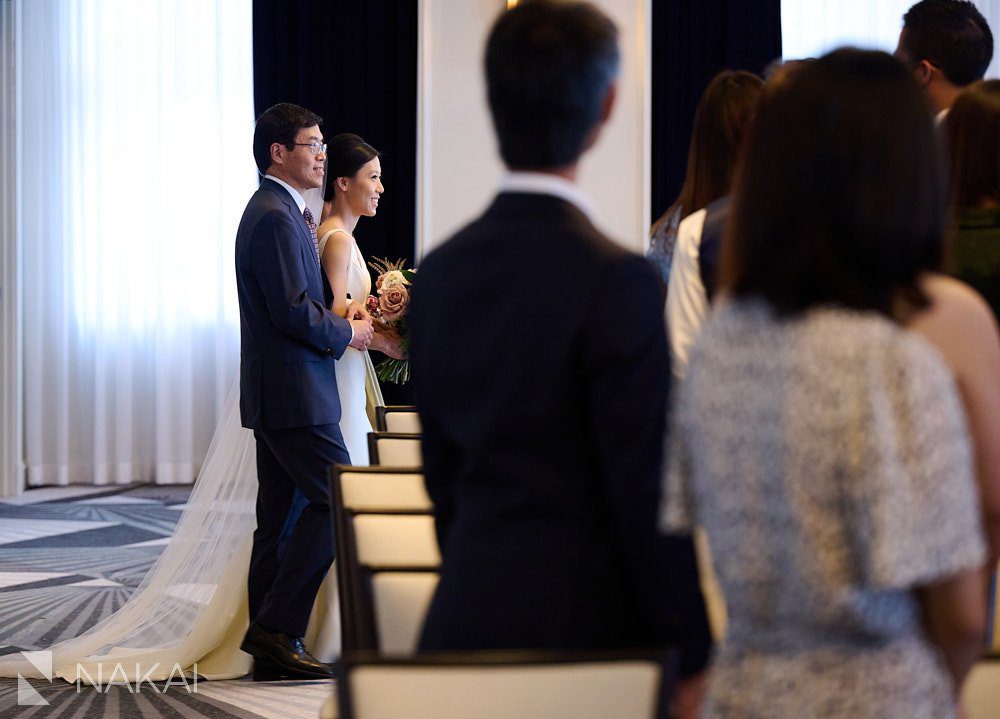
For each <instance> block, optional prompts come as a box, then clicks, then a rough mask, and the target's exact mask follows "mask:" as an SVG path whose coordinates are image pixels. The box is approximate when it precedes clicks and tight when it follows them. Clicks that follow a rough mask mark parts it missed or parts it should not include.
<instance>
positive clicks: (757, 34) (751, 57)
mask: <svg viewBox="0 0 1000 719" xmlns="http://www.w3.org/2000/svg"><path fill="white" fill-rule="evenodd" d="M779 57H781V1H780V0H653V19H652V65H653V67H652V94H653V102H652V105H653V107H652V127H653V137H652V168H651V169H652V178H651V179H652V203H651V204H652V212H653V216H652V217H651V218H650V220H654V219H656V218H657V217H659V216H660V215H661V214H662V213H663V211H664V210H666V209H667V207H669V206H670V204H671V203H672V202H673V201H674V199H675V198H676V197H677V194H678V193H679V192H680V189H681V183H682V182H683V181H684V170H685V167H686V165H687V151H688V143H689V142H690V141H691V125H692V121H693V119H694V111H695V107H697V105H698V99H699V98H700V97H701V93H702V92H704V90H705V87H706V86H707V85H708V83H709V81H710V80H711V79H712V77H713V76H714V75H715V74H716V73H717V72H719V71H720V70H723V69H726V68H729V69H731V70H749V71H751V72H756V73H761V72H763V70H764V68H765V67H767V65H768V63H770V62H771V61H772V60H774V59H776V58H779Z"/></svg>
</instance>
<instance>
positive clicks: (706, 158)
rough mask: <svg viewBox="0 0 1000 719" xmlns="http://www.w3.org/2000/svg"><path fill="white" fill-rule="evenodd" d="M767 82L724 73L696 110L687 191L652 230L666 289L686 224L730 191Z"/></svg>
mask: <svg viewBox="0 0 1000 719" xmlns="http://www.w3.org/2000/svg"><path fill="white" fill-rule="evenodd" d="M762 84H763V81H762V80H761V79H760V78H759V77H757V76H756V75H754V74H753V73H750V72H734V71H733V70H723V71H722V72H720V73H719V74H718V75H716V76H715V77H714V78H712V81H711V82H710V83H709V84H708V87H707V88H705V93H704V94H703V95H702V96H701V100H699V101H698V109H697V110H695V115H694V127H693V128H692V130H691V146H690V147H689V149H688V161H687V171H686V173H685V175H684V184H683V185H682V186H681V192H680V194H679V195H678V196H677V199H676V200H674V202H673V204H672V205H670V207H668V208H667V211H666V212H664V213H663V215H662V216H660V219H658V220H657V221H656V222H655V223H653V227H652V229H651V230H650V240H649V251H648V252H647V253H646V257H647V258H648V259H649V261H650V262H652V263H653V266H654V267H655V268H656V271H657V274H658V275H659V277H660V280H661V281H662V282H663V286H664V287H666V286H667V283H668V282H669V280H670V264H671V262H672V260H673V254H674V245H675V244H676V242H677V227H678V225H680V222H681V220H683V219H684V218H685V217H687V216H688V215H690V214H691V213H692V212H696V211H697V210H700V209H701V208H703V207H705V206H706V205H707V204H708V203H710V202H712V201H713V200H717V199H719V198H720V197H722V196H723V195H725V194H727V193H728V192H729V181H730V179H731V178H732V175H733V168H734V167H735V166H736V156H737V154H738V152H739V149H740V143H741V141H742V139H743V133H744V131H745V130H746V128H747V125H749V124H750V120H752V119H753V114H754V109H755V108H756V107H757V97H758V96H759V95H760V88H761V85H762Z"/></svg>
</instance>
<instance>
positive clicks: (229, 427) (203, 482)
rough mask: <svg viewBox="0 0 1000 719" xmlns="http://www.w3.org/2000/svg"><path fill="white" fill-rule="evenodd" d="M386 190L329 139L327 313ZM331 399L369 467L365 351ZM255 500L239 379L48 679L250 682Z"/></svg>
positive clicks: (386, 344)
mask: <svg viewBox="0 0 1000 719" xmlns="http://www.w3.org/2000/svg"><path fill="white" fill-rule="evenodd" d="M382 191H383V188H382V184H381V166H380V164H379V158H378V153H377V152H376V151H375V150H374V149H373V148H371V147H370V146H368V145H367V144H365V143H364V141H363V140H361V138H359V137H357V136H356V135H338V136H337V137H335V138H334V139H333V140H332V141H331V142H330V144H329V148H328V169H327V182H326V192H325V195H324V204H323V217H324V220H323V222H322V224H321V225H320V227H319V231H318V233H317V234H318V236H319V237H320V248H321V257H322V262H323V268H324V271H325V272H326V273H327V277H328V279H329V281H330V285H331V288H332V289H333V293H334V295H333V296H334V300H333V307H332V308H331V309H333V311H335V312H340V313H341V314H344V313H345V312H346V306H347V295H348V294H350V296H351V298H353V299H357V300H360V301H363V300H364V298H365V297H366V296H367V295H368V293H369V292H370V288H371V278H370V275H369V273H368V270H367V269H366V266H365V261H364V257H363V256H362V255H361V251H360V250H359V249H358V246H357V243H356V242H355V241H354V237H353V234H352V232H353V230H354V227H355V226H356V225H357V222H358V219H359V218H360V217H361V216H362V215H364V216H369V217H370V216H374V215H375V212H376V210H377V208H378V198H379V196H380V195H381V194H382ZM375 337H376V339H375V340H373V342H372V345H371V348H372V349H378V350H381V351H384V352H387V353H388V354H391V355H394V356H398V352H399V347H398V344H396V343H395V342H394V341H393V338H391V337H387V336H385V335H376V336H375ZM366 385H367V386H368V387H369V389H370V392H369V393H366ZM337 389H338V391H339V394H340V403H341V408H342V417H341V421H340V429H341V432H342V433H343V436H344V441H345V443H346V445H347V450H348V453H349V455H350V457H351V461H352V463H354V464H356V465H363V464H367V463H368V447H367V436H368V432H370V431H371V424H370V421H369V415H368V413H367V404H368V401H367V395H368V394H370V393H372V392H373V393H374V394H375V395H378V381H377V379H375V376H374V372H373V371H372V368H371V360H370V359H369V358H368V353H367V352H360V351H358V350H355V349H354V348H351V347H348V348H347V350H346V351H345V352H344V355H343V356H342V357H341V358H340V360H338V362H337ZM256 497H257V465H256V453H255V444H254V437H253V432H252V431H250V430H248V429H244V428H243V427H242V426H241V424H240V412H239V383H238V381H237V382H235V383H234V385H233V389H232V390H231V391H230V393H229V396H228V398H227V400H226V404H225V407H224V409H223V412H222V418H221V420H220V421H219V424H218V426H217V427H216V430H215V435H214V437H213V438H212V443H211V446H210V447H209V450H208V454H207V456H206V458H205V462H204V464H203V465H202V469H201V472H200V473H199V475H198V479H197V481H196V482H195V485H194V488H193V490H192V492H191V495H190V497H189V499H188V502H187V504H186V506H185V508H184V511H183V513H182V514H181V517H180V520H179V521H178V523H177V527H176V529H175V530H174V534H173V536H172V537H171V539H170V542H169V543H168V544H167V546H166V547H165V548H164V550H163V553H162V554H161V555H160V557H159V558H158V559H157V561H156V562H155V563H154V564H153V566H152V568H151V569H150V571H149V572H148V573H147V575H146V577H145V578H144V579H143V581H142V582H141V583H140V584H139V586H138V588H137V589H136V591H135V592H134V593H133V594H132V596H131V597H130V598H129V599H128V601H127V602H126V603H125V604H124V605H122V607H121V608H120V609H118V611H116V612H114V613H113V614H111V615H110V616H108V617H106V618H105V619H104V620H102V621H101V622H99V623H98V624H96V625H94V626H93V627H92V628H91V629H89V630H87V631H86V632H84V633H83V634H81V635H80V636H78V637H75V638H71V639H67V640H65V641H62V642H59V643H58V644H56V645H54V646H52V647H49V648H48V650H49V651H51V652H52V669H53V673H54V674H55V676H59V677H62V678H63V679H66V680H67V681H76V680H77V679H78V678H80V679H82V680H83V681H88V677H91V678H92V679H93V680H94V681H97V682H100V681H102V679H101V677H103V681H108V680H110V678H111V675H112V673H114V672H117V673H116V674H115V676H114V679H115V680H117V681H119V682H121V681H123V680H126V679H127V680H128V681H132V682H135V681H136V680H138V679H150V680H153V681H160V680H164V679H168V678H170V677H171V676H172V677H173V678H174V679H175V680H176V679H177V677H178V675H179V673H180V671H184V672H186V673H188V674H189V675H190V673H191V672H193V670H194V667H195V665H196V664H197V673H198V675H199V676H200V677H202V678H205V679H229V678H234V677H239V676H243V675H244V674H246V673H247V672H249V671H250V669H251V666H252V663H253V662H252V658H251V657H250V656H249V655H248V654H245V653H244V652H242V651H240V650H239V645H240V642H241V640H242V638H243V635H244V633H245V632H246V628H247V582H246V579H247V571H248V567H249V562H250V545H251V538H252V535H253V531H254V527H255V526H256V518H255V513H254V506H255V502H256ZM300 508H301V507H299V509H300ZM293 511H295V510H294V509H293ZM335 586H336V583H335V577H334V572H333V571H332V570H331V571H330V572H329V574H328V575H327V581H326V582H325V583H324V586H323V588H321V590H320V593H319V595H318V596H317V598H316V603H315V605H314V607H313V613H312V617H311V619H310V623H309V630H308V632H307V635H306V642H307V644H308V645H309V646H311V647H312V648H313V654H314V655H315V656H316V657H317V658H318V659H320V660H322V661H332V660H333V659H335V658H336V656H337V655H338V653H339V649H340V631H339V629H340V627H339V615H338V612H337V603H336V599H337V593H336V590H335ZM122 672H124V676H123V675H122ZM19 673H20V674H23V675H24V676H27V677H41V676H42V675H41V672H40V671H39V669H38V668H36V666H35V665H34V664H32V663H31V662H29V661H28V660H27V659H25V658H23V657H21V655H20V654H16V655H9V656H5V657H2V658H0V676H16V675H17V674H19Z"/></svg>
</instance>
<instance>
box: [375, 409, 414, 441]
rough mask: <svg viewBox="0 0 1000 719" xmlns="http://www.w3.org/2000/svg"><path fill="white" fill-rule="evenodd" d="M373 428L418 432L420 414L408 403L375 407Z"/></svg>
mask: <svg viewBox="0 0 1000 719" xmlns="http://www.w3.org/2000/svg"><path fill="white" fill-rule="evenodd" d="M375 429H376V430H378V431H379V432H397V433H405V434H420V432H421V429H420V415H418V414H417V408H416V407H414V406H413V405H410V404H396V405H388V406H386V407H376V408H375Z"/></svg>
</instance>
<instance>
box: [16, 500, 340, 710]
mask: <svg viewBox="0 0 1000 719" xmlns="http://www.w3.org/2000/svg"><path fill="white" fill-rule="evenodd" d="M189 491H190V488H189V487H158V486H138V487H126V488H110V489H108V490H107V491H100V492H96V493H95V492H94V489H93V488H81V489H80V491H79V492H74V491H72V490H71V489H70V490H66V489H61V490H54V489H53V490H32V491H29V492H28V493H26V495H24V496H22V497H21V498H18V499H17V501H12V502H4V501H2V500H0V655H3V654H14V653H17V652H21V651H33V650H39V649H44V648H45V647H48V646H50V645H52V644H54V643H55V642H57V641H59V640H61V639H65V638H68V637H73V636H76V635H77V634H79V633H80V632H82V631H84V630H86V629H87V628H89V627H91V626H93V625H94V624H96V623H97V622H99V621H100V620H102V619H104V618H105V617H107V616H108V615H109V614H111V613H113V612H114V611H115V610H116V609H118V608H119V607H121V606H122V604H124V603H125V601H126V600H127V599H128V597H129V596H130V595H131V594H132V592H133V591H134V590H135V588H136V587H137V586H138V585H139V583H140V582H141V581H142V578H143V577H144V576H145V574H146V572H147V571H148V570H149V568H150V566H152V564H153V562H155V561H156V558H157V557H158V556H159V554H160V552H161V551H162V550H163V545H164V544H165V542H166V541H167V540H168V539H169V537H170V535H171V533H172V532H173V530H174V527H175V526H176V523H177V520H178V519H179V517H180V515H181V511H180V510H182V509H183V505H184V502H185V501H186V499H187V496H188V493H189ZM48 497H53V498H52V499H47V498H48ZM97 550H99V551H97ZM25 681H26V683H27V685H28V686H27V687H25V686H24V685H22V686H21V687H20V690H21V691H20V692H19V680H17V679H0V719H3V718H5V717H18V719H20V718H22V717H24V718H25V719H27V718H28V717H39V718H41V717H59V718H60V719H84V718H85V717H86V718H89V717H107V718H108V719H117V718H121V719H139V718H140V717H141V718H142V719H150V718H156V717H169V718H170V719H177V718H182V717H183V718H187V717H192V718H195V719H198V718H201V717H204V718H205V719H220V718H225V719H228V718H230V717H233V718H238V719H316V717H318V715H319V708H320V706H321V705H322V704H323V702H324V701H325V700H326V699H327V698H328V697H329V696H330V695H331V693H332V692H331V688H330V685H329V683H328V682H259V683H254V682H251V681H249V680H248V679H241V680H235V681H222V682H207V681H199V682H198V683H197V685H196V686H195V685H194V683H193V682H192V681H191V680H188V683H187V685H186V686H185V685H183V684H182V683H180V681H179V679H175V680H174V681H173V682H172V683H171V685H170V686H167V687H165V688H164V684H163V682H160V683H158V684H157V688H156V689H154V688H153V686H152V685H151V684H150V683H148V682H147V683H145V684H143V685H141V687H140V689H139V691H138V692H137V691H136V690H135V686H134V685H133V686H131V687H126V686H123V685H113V686H108V687H104V688H103V690H102V691H98V690H96V689H95V688H93V687H90V686H86V685H82V686H80V687H77V686H76V685H75V684H68V683H66V682H64V681H62V680H59V679H57V680H55V681H54V682H51V683H50V682H47V681H46V680H44V679H42V680H38V679H31V680H25ZM34 692H37V695H39V696H40V697H41V699H43V700H45V701H46V702H48V704H47V705H41V704H39V705H27V704H24V703H23V702H25V701H28V700H29V697H31V696H32V695H33V693H34ZM19 699H20V701H21V702H22V703H19Z"/></svg>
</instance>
